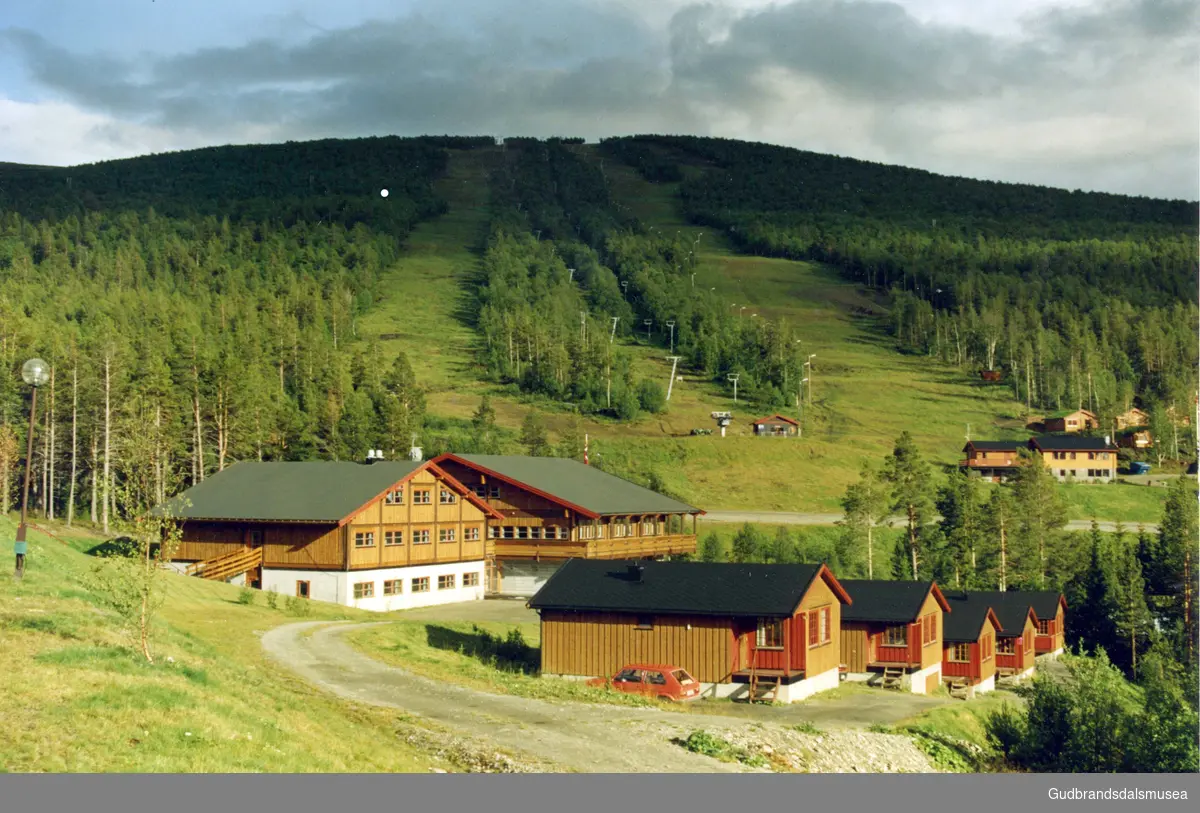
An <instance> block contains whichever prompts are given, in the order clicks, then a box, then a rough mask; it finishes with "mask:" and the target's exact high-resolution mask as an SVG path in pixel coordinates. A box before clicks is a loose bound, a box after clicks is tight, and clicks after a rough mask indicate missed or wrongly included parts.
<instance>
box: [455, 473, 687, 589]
mask: <svg viewBox="0 0 1200 813" xmlns="http://www.w3.org/2000/svg"><path fill="white" fill-rule="evenodd" d="M433 462H434V463H435V464H436V465H437V466H438V467H440V468H441V469H442V470H444V471H446V472H447V473H448V474H450V475H451V476H452V477H454V479H455V480H457V481H459V482H461V483H462V484H463V485H464V486H466V487H467V488H469V489H470V490H471V491H472V493H473V494H474V495H475V496H476V497H477V498H478V499H479V500H480V501H482V502H484V503H486V504H487V505H488V507H489V508H491V509H493V510H494V511H496V512H497V514H498V516H499V519H498V520H497V521H494V522H492V523H490V524H489V527H488V537H487V546H486V558H487V562H488V565H487V589H488V592H491V593H498V594H502V595H512V596H531V595H533V594H534V593H536V592H537V591H538V589H539V588H541V586H542V585H543V584H545V583H546V580H547V579H549V578H550V576H551V575H553V574H554V572H555V571H556V570H557V569H558V568H559V567H561V566H562V564H563V563H564V562H566V561H567V560H568V559H572V558H580V559H651V558H657V557H663V556H670V555H674V554H681V553H695V551H696V521H697V518H698V516H699V515H701V514H703V513H704V512H703V511H701V510H700V509H699V508H695V507H693V506H690V505H687V504H686V503H682V502H680V501H678V500H675V499H672V498H670V497H667V496H665V495H663V494H659V493H657V492H654V491H651V490H650V489H648V488H643V487H642V486H639V485H637V484H635V483H631V482H629V481H628V480H623V479H621V478H620V477H615V476H613V475H611V474H607V473H605V472H603V471H601V470H599V469H597V468H594V467H592V466H588V465H585V464H583V463H580V462H578V461H575V460H567V459H564V458H556V457H518V456H509V455H457V454H444V455H441V456H439V457H437V458H435V459H434V460H433Z"/></svg>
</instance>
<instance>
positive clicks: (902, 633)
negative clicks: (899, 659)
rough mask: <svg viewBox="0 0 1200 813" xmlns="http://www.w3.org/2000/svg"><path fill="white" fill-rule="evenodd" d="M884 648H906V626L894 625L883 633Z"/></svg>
mask: <svg viewBox="0 0 1200 813" xmlns="http://www.w3.org/2000/svg"><path fill="white" fill-rule="evenodd" d="M883 645H884V646H908V625H907V624H896V625H895V626H891V627H888V628H887V629H885V630H884V631H883Z"/></svg>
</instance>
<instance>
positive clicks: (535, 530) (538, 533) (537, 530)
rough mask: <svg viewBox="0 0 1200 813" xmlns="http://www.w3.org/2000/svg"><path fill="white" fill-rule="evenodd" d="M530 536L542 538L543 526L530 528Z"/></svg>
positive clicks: (531, 537)
mask: <svg viewBox="0 0 1200 813" xmlns="http://www.w3.org/2000/svg"><path fill="white" fill-rule="evenodd" d="M529 538H530V539H541V538H542V529H541V528H530V529H529Z"/></svg>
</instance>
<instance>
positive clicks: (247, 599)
mask: <svg viewBox="0 0 1200 813" xmlns="http://www.w3.org/2000/svg"><path fill="white" fill-rule="evenodd" d="M237 603H238V604H253V603H254V588H253V587H243V588H242V589H241V591H240V592H239V593H238V597H237Z"/></svg>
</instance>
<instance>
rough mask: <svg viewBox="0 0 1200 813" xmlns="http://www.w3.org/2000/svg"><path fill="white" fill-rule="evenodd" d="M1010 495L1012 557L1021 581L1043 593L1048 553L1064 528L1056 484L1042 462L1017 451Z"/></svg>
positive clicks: (1061, 506)
mask: <svg viewBox="0 0 1200 813" xmlns="http://www.w3.org/2000/svg"><path fill="white" fill-rule="evenodd" d="M1012 493H1013V502H1014V508H1015V509H1016V516H1017V540H1018V542H1019V543H1020V545H1019V547H1018V548H1017V549H1016V551H1015V552H1016V553H1017V554H1018V555H1017V556H1015V557H1014V559H1015V562H1014V564H1015V565H1016V569H1017V571H1018V572H1019V575H1020V576H1021V580H1022V581H1025V582H1032V583H1033V584H1035V585H1037V589H1039V590H1045V589H1046V585H1047V579H1048V576H1049V570H1050V551H1051V549H1052V548H1053V547H1054V545H1055V543H1056V542H1057V541H1058V540H1059V538H1060V536H1061V531H1062V529H1063V528H1064V527H1066V524H1067V510H1066V505H1065V503H1064V502H1063V499H1062V495H1061V493H1060V491H1059V488H1058V483H1057V482H1056V481H1055V479H1054V475H1052V474H1051V473H1050V471H1049V469H1047V468H1046V466H1045V464H1044V463H1043V462H1042V460H1041V459H1040V458H1039V457H1037V456H1036V455H1033V454H1030V453H1029V452H1027V451H1025V450H1024V449H1022V450H1021V460H1020V463H1019V464H1018V466H1017V470H1016V471H1015V472H1014V473H1013V478H1012Z"/></svg>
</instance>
